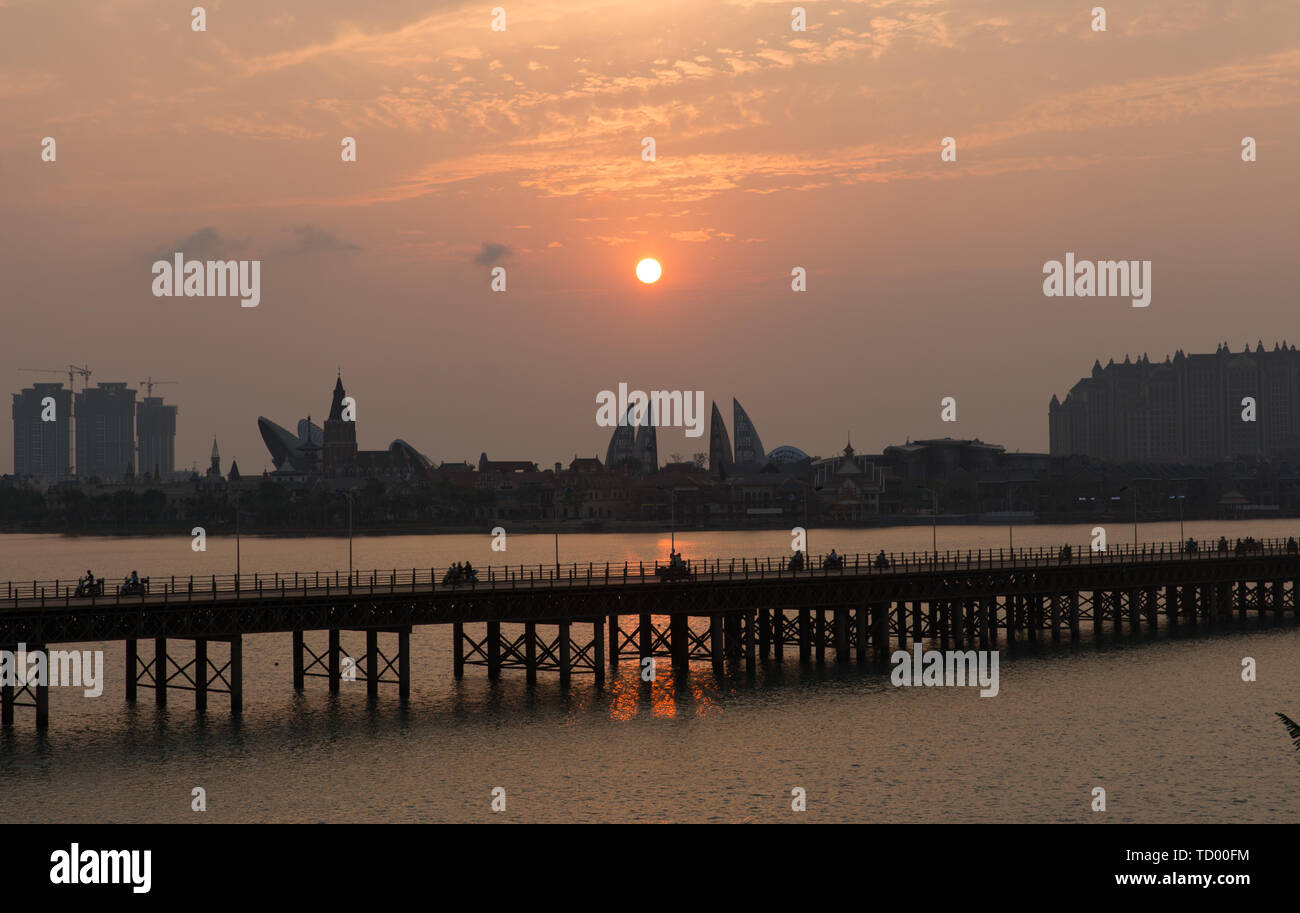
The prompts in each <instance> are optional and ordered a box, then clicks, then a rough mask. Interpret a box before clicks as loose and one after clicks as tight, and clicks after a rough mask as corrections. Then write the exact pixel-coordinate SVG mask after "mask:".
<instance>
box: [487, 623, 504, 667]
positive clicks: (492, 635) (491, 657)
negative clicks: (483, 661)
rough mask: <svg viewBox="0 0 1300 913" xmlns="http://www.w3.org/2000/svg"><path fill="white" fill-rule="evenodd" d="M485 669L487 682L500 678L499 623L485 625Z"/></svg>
mask: <svg viewBox="0 0 1300 913" xmlns="http://www.w3.org/2000/svg"><path fill="white" fill-rule="evenodd" d="M487 667H488V680H489V681H496V680H497V679H498V678H500V677H501V622H499V621H489V622H488V623H487Z"/></svg>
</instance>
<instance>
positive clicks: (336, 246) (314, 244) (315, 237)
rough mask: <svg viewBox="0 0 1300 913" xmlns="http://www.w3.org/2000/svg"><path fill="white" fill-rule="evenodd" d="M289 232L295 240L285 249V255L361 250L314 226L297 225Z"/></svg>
mask: <svg viewBox="0 0 1300 913" xmlns="http://www.w3.org/2000/svg"><path fill="white" fill-rule="evenodd" d="M291 231H293V233H294V236H295V240H294V243H293V244H292V245H290V246H289V247H288V248H286V252H287V253H291V254H315V253H321V252H323V251H334V250H361V248H360V247H359V246H358V245H356V244H353V243H351V242H350V241H343V240H341V239H340V238H339V237H338V236H337V235H335V234H334V233H333V232H332V231H329V230H327V229H324V228H318V227H317V226H315V225H297V226H294V228H292V229H291Z"/></svg>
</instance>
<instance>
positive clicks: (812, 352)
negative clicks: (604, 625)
mask: <svg viewBox="0 0 1300 913" xmlns="http://www.w3.org/2000/svg"><path fill="white" fill-rule="evenodd" d="M497 3H499V4H500V5H503V6H504V7H505V9H506V14H507V19H506V22H507V25H506V30H505V32H494V31H492V30H491V28H490V21H491V8H492V6H494V5H497ZM497 3H493V2H489V3H482V4H479V3H475V4H457V3H436V2H435V3H428V2H424V3H415V2H382V0H374V2H368V3H365V4H357V3H353V2H349V3H344V2H340V0H312V2H277V3H275V4H248V3H234V2H230V0H226V2H209V3H206V4H203V5H204V6H205V9H206V13H207V31H206V32H200V33H196V32H193V31H191V29H190V19H191V17H190V15H189V9H190V7H191V6H193V5H197V0H196V3H186V4H175V3H161V2H131V0H117V2H113V0H106V2H96V3H94V4H50V3H46V2H30V3H29V2H15V0H0V125H3V126H0V201H2V202H0V205H2V206H3V213H4V218H3V219H2V220H0V242H2V243H0V275H2V276H3V278H4V291H3V298H2V299H0V300H2V301H3V304H2V305H0V307H2V308H3V318H4V321H3V326H4V331H3V333H2V334H0V373H3V374H4V376H5V377H6V378H7V382H8V384H9V390H10V391H16V390H18V389H19V388H20V387H22V386H26V385H28V384H30V383H31V382H32V381H33V380H48V379H54V378H53V376H52V375H31V374H21V373H18V372H17V370H16V369H17V367H19V366H32V367H59V366H61V365H65V364H67V363H68V362H69V361H77V362H79V363H80V362H83V361H84V362H87V363H89V365H90V367H91V368H92V370H93V371H94V377H93V380H94V381H107V380H126V381H129V382H131V383H135V382H136V381H139V380H141V379H143V378H144V377H145V376H147V375H152V376H154V377H155V378H166V379H174V380H177V381H180V383H179V384H178V385H176V386H169V387H164V388H162V390H163V391H164V392H165V395H166V397H167V398H168V399H169V400H170V401H174V402H177V403H179V404H180V407H181V411H180V416H179V433H178V441H177V462H178V464H184V465H189V464H190V463H191V462H192V461H196V460H197V461H198V462H199V463H200V465H203V464H204V463H205V462H206V456H207V451H208V449H209V447H210V445H211V439H212V437H213V436H214V435H215V436H216V437H218V438H219V439H220V441H221V446H222V452H223V455H224V456H225V463H226V464H227V465H228V463H229V460H230V458H231V457H234V458H236V459H239V461H240V467H241V469H242V470H243V471H245V472H249V471H256V470H260V469H261V468H263V467H264V466H265V467H269V465H270V462H269V458H268V457H267V456H266V453H265V449H264V448H263V447H262V445H261V442H260V439H259V437H258V434H257V429H256V418H257V416H258V415H266V416H267V417H269V418H272V419H273V420H276V421H278V422H280V423H281V424H283V425H285V426H287V427H290V428H292V427H293V426H294V422H295V421H296V420H297V419H298V418H301V417H303V416H305V415H307V414H308V413H310V414H311V415H312V416H313V418H314V419H316V420H317V421H319V420H320V419H322V418H323V417H324V415H325V413H326V411H327V409H328V405H329V391H330V388H331V387H332V385H333V380H334V371H335V369H336V368H337V367H338V366H340V365H341V366H342V368H343V377H344V382H345V384H346V385H347V387H348V392H349V393H350V394H352V395H353V396H355V397H356V399H357V404H358V423H359V427H358V432H359V439H360V443H361V446H362V447H363V448H381V447H386V446H387V444H388V442H389V441H390V440H392V439H393V438H395V437H402V438H404V439H406V440H408V441H409V442H410V443H412V444H413V445H415V446H416V447H418V448H419V449H421V450H422V451H424V452H425V453H427V454H428V455H429V456H431V457H432V458H434V459H435V460H439V459H448V460H456V459H466V458H469V459H476V458H477V456H478V454H479V452H480V451H482V450H486V451H487V452H488V453H489V455H490V456H493V457H495V458H501V459H508V458H528V459H535V460H538V461H540V462H543V463H544V464H549V463H550V462H552V461H554V460H558V459H563V460H565V461H567V460H568V459H571V458H572V456H573V454H574V452H575V451H577V452H579V453H581V454H582V455H584V456H589V455H592V454H599V455H601V456H602V457H603V455H604V447H605V444H606V442H607V439H608V431H607V430H605V429H601V428H598V427H597V426H596V423H595V396H596V393H597V392H598V391H600V390H602V389H617V387H618V384H619V382H626V383H628V384H629V385H630V386H631V387H634V388H641V389H678V390H695V389H702V390H704V391H705V395H706V398H707V399H715V400H717V401H718V403H719V405H720V406H722V408H723V413H724V415H725V416H726V417H727V419H728V421H730V398H731V397H732V396H736V397H738V398H739V399H740V400H741V402H742V403H744V404H745V406H746V409H747V411H748V412H749V414H750V415H751V417H752V418H753V419H754V421H755V423H756V424H757V426H758V429H759V431H760V433H761V434H762V436H763V442H764V444H765V445H766V446H767V447H768V448H769V449H770V448H773V447H776V446H778V445H781V444H795V445H797V446H800V447H802V448H804V449H805V450H807V451H809V452H810V453H820V454H828V453H830V452H832V451H835V450H838V449H839V448H840V447H842V446H843V442H844V438H845V435H846V433H848V432H850V431H851V432H852V434H853V441H854V444H855V446H856V447H858V449H860V450H861V449H878V448H880V447H882V446H884V445H886V444H889V443H894V442H901V441H902V440H903V439H904V438H905V437H906V436H908V435H910V436H912V437H924V436H936V435H943V434H950V435H952V436H955V437H980V438H983V439H985V440H991V441H995V442H999V443H1003V444H1005V445H1007V446H1008V447H1010V448H1012V449H1015V448H1020V449H1025V450H1044V449H1046V446H1047V402H1048V400H1049V399H1050V397H1051V395H1052V394H1053V393H1057V394H1064V392H1065V391H1066V390H1067V389H1068V388H1069V387H1070V385H1072V384H1073V383H1074V381H1075V380H1077V379H1078V378H1079V377H1080V376H1081V375H1083V374H1085V373H1086V372H1087V371H1088V370H1089V368H1090V367H1091V365H1092V362H1093V359H1094V358H1100V359H1101V360H1102V362H1103V363H1105V361H1106V360H1107V359H1109V358H1115V359H1117V360H1122V359H1123V357H1124V355H1125V353H1130V354H1133V355H1136V354H1138V353H1141V352H1144V351H1145V352H1148V353H1149V354H1150V355H1151V357H1152V358H1163V357H1164V355H1165V354H1166V353H1171V352H1172V351H1173V350H1174V349H1177V348H1183V349H1185V350H1188V351H1213V350H1214V347H1215V345H1216V344H1217V343H1218V342H1219V341H1220V340H1227V341H1228V342H1229V343H1230V344H1231V345H1232V347H1233V348H1234V349H1239V348H1240V347H1241V346H1242V344H1243V343H1245V342H1250V343H1251V344H1252V345H1253V344H1254V343H1255V341H1256V340H1257V339H1260V338H1262V339H1263V340H1265V341H1266V342H1267V343H1268V344H1269V345H1270V347H1271V345H1272V342H1273V341H1274V340H1275V339H1282V338H1284V337H1285V338H1287V339H1289V340H1290V341H1300V322H1297V321H1296V320H1295V318H1294V313H1295V308H1294V304H1295V295H1296V293H1295V278H1294V275H1293V272H1292V271H1293V266H1292V264H1293V263H1294V262H1295V261H1296V259H1297V257H1296V247H1297V240H1298V239H1300V231H1298V230H1297V228H1296V225H1295V223H1296V201H1297V200H1298V199H1300V192H1298V191H1300V178H1298V177H1297V173H1298V171H1297V167H1296V165H1297V154H1296V148H1297V142H1298V141H1300V117H1298V116H1297V115H1300V4H1296V3H1294V2H1291V0H1286V2H1283V0H1277V2H1274V0H1253V2H1233V0H1224V2H1196V0H1178V2H1152V0H1143V2H1125V3H1122V4H1121V3H1110V4H1104V5H1105V6H1106V9H1107V14H1108V22H1107V25H1108V29H1107V31H1106V32H1104V33H1096V32H1093V31H1092V30H1091V28H1090V21H1091V16H1090V13H1089V9H1090V8H1091V5H1094V4H1090V3H1083V4H1080V3H1072V2H1061V3H1057V2H1052V0H1001V2H980V0H869V2H862V3H853V2H830V3H824V2H806V3H803V4H802V5H803V6H804V7H805V8H806V10H807V16H808V31H806V32H803V33H796V32H792V31H791V29H790V22H791V17H790V12H791V8H792V7H793V6H794V5H795V4H794V3H791V2H782V3H763V2H736V3H727V2H669V0H656V2H653V3H630V2H603V3H602V2H582V0H575V2H559V0H543V2H529V3H513V2H510V0H497ZM46 136H52V137H54V138H55V140H56V142H57V153H58V160H57V162H55V163H52V164H51V163H45V162H42V161H41V159H40V147H41V140H42V138H43V137H46ZM344 136H353V137H355V138H356V140H357V150H358V161H357V162H356V163H344V162H342V161H341V160H340V155H339V150H340V140H341V139H342V138H343V137H344ZM646 136H651V137H654V138H655V140H656V145H657V161H655V162H653V163H647V162H643V161H642V159H641V140H642V137H646ZM945 136H952V137H954V138H955V139H956V140H957V144H958V145H957V148H958V160H957V161H956V162H941V161H940V158H939V151H940V141H941V139H942V138H943V137H945ZM1244 136H1253V137H1255V138H1256V139H1257V141H1258V148H1259V153H1258V155H1259V160H1258V161H1257V162H1254V163H1249V164H1248V163H1244V162H1242V161H1241V157H1240V148H1241V139H1242V137H1244ZM485 245H500V246H501V248H502V249H504V253H498V255H497V258H496V260H494V261H492V262H493V263H495V264H497V265H502V266H505V267H506V269H507V271H508V291H506V292H505V293H492V292H491V291H490V290H489V280H490V277H489V274H488V270H489V266H490V265H491V264H489V263H486V262H484V261H485V260H490V259H491V258H490V257H486V256H484V250H485ZM495 249H496V248H490V249H489V251H491V250H495ZM176 250H183V251H184V252H185V254H186V255H187V256H189V257H197V258H201V259H207V258H243V259H259V260H261V261H262V299H261V305H260V306H259V307H257V308H256V309H241V308H240V307H239V305H238V302H237V301H233V300H231V299H219V298H188V299H187V298H155V297H153V296H152V295H151V294H150V284H151V280H152V276H151V274H150V269H149V267H150V264H151V262H152V261H153V260H154V259H157V258H158V257H169V256H170V255H171V253H172V252H174V251H176ZM1066 251H1073V252H1075V253H1076V254H1077V255H1078V256H1079V257H1080V258H1088V259H1115V258H1124V259H1141V260H1151V261H1152V275H1153V296H1152V304H1151V306H1150V307H1149V308H1146V309H1134V308H1131V307H1130V306H1129V303H1128V301H1127V300H1126V299H1104V298H1099V299H1087V298H1083V299H1080V298H1069V299H1064V298H1045V297H1044V296H1043V294H1042V287H1041V283H1042V265H1043V263H1044V261H1046V260H1049V259H1054V258H1061V257H1063V255H1064V254H1065V252H1066ZM643 256H655V257H657V258H658V259H660V260H661V261H662V263H663V265H664V270H665V272H664V278H663V279H662V280H661V281H660V282H659V283H658V284H657V285H656V286H653V287H646V286H642V285H640V284H639V283H637V282H636V281H635V278H634V275H633V267H634V265H635V263H636V261H637V260H639V259H640V258H641V257H643ZM795 266H802V267H804V268H805V269H806V270H807V271H808V291H807V292H804V293H795V292H792V291H791V290H790V270H791V268H792V267H795ZM944 396H955V397H956V398H957V401H958V421H957V422H956V423H955V424H944V423H941V422H940V421H939V401H940V399H941V398H942V397H944ZM705 449H707V439H706V440H705V442H704V443H703V444H701V443H700V442H699V441H698V440H687V439H686V438H684V437H683V436H682V434H681V432H680V431H678V430H664V431H661V434H660V453H661V455H663V456H664V457H665V458H666V456H667V454H670V453H672V452H682V453H687V454H689V453H691V452H694V451H696V450H705ZM11 467H12V446H11V427H10V425H9V423H8V422H7V421H6V422H4V423H0V471H9V470H10V469H11Z"/></svg>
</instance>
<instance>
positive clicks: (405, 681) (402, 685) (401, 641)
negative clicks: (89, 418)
mask: <svg viewBox="0 0 1300 913" xmlns="http://www.w3.org/2000/svg"><path fill="white" fill-rule="evenodd" d="M397 699H398V701H400V702H401V703H403V704H407V703H410V700H411V629H410V628H403V629H402V630H401V631H398V632H397Z"/></svg>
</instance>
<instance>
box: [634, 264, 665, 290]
mask: <svg viewBox="0 0 1300 913" xmlns="http://www.w3.org/2000/svg"><path fill="white" fill-rule="evenodd" d="M663 272H664V270H663V267H662V266H660V265H659V261H658V260H655V259H653V258H651V257H646V258H645V259H644V260H642V261H641V262H640V263H638V264H637V265H636V277H637V278H638V279H640V280H641V281H642V282H644V283H645V284H646V285H649V284H650V283H652V282H658V281H659V277H660V276H662V275H663Z"/></svg>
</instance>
